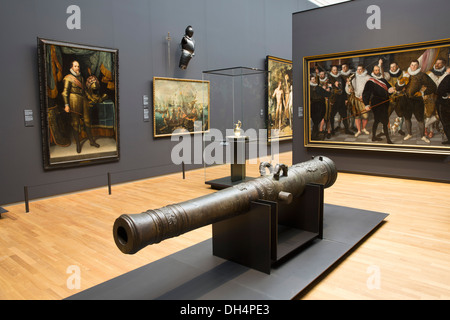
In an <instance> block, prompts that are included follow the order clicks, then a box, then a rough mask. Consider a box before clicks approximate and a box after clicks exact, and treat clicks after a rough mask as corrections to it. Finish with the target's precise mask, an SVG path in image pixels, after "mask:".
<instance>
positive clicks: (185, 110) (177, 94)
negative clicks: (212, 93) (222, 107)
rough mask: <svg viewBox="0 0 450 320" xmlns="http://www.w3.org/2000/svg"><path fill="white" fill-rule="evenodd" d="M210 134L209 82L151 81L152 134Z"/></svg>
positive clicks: (157, 78) (158, 78) (160, 79)
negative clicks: (208, 132)
mask: <svg viewBox="0 0 450 320" xmlns="http://www.w3.org/2000/svg"><path fill="white" fill-rule="evenodd" d="M206 131H209V81H201V80H188V79H173V78H161V77H154V78H153V134H154V136H155V137H164V136H171V135H177V134H193V133H201V132H206Z"/></svg>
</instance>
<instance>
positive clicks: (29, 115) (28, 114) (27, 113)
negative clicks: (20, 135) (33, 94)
mask: <svg viewBox="0 0 450 320" xmlns="http://www.w3.org/2000/svg"><path fill="white" fill-rule="evenodd" d="M23 117H24V121H25V127H33V126H34V116H33V110H23Z"/></svg>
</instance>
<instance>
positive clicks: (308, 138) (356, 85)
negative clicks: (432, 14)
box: [303, 39, 450, 154]
mask: <svg viewBox="0 0 450 320" xmlns="http://www.w3.org/2000/svg"><path fill="white" fill-rule="evenodd" d="M449 57H450V39H444V40H436V41H429V42H422V43H415V44H407V45H398V46H392V47H385V48H377V49H365V50H358V51H352V52H343V53H334V54H324V55H317V56H307V57H304V58H303V98H304V109H305V110H304V115H305V116H304V145H305V147H308V148H309V147H311V148H313V147H317V148H338V149H357V150H374V151H393V152H411V153H433V154H450V144H449V138H450V136H449V135H450V103H449V101H450V99H446V97H447V93H449V89H447V88H445V87H446V86H447V85H446V83H447V82H448V83H450V81H449V79H448V78H447V80H446V81H443V79H445V78H446V77H447V75H448V73H450V69H448V68H449ZM448 77H449V78H450V76H448Z"/></svg>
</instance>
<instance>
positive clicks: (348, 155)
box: [292, 0, 450, 192]
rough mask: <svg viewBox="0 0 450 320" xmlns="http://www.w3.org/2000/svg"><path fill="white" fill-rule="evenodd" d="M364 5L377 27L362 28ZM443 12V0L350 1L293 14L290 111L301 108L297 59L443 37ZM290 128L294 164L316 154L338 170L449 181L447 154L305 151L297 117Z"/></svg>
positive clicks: (365, 16)
mask: <svg viewBox="0 0 450 320" xmlns="http://www.w3.org/2000/svg"><path fill="white" fill-rule="evenodd" d="M370 5H377V6H379V8H380V10H381V16H380V17H381V20H380V21H381V25H380V27H381V29H369V28H368V27H367V25H366V22H367V20H368V18H369V17H370V16H371V14H368V13H367V8H368V7H369V6H370ZM449 10H450V2H449V1H447V0H427V1H423V0H395V1H392V0H354V1H351V2H347V3H343V4H339V5H335V6H329V7H325V8H319V9H313V10H308V11H304V12H299V13H295V14H294V15H293V53H292V55H293V63H294V110H297V109H298V107H303V79H302V74H303V66H302V59H303V57H305V56H315V55H323V54H329V53H339V52H348V51H354V50H360V49H372V48H381V47H388V46H395V45H402V44H409V43H418V42H424V41H431V40H439V39H447V38H449V37H450V33H449V31H450V28H449V23H448V17H447V12H448V11H449ZM294 127H295V130H294V139H293V161H294V162H299V161H304V160H306V159H309V158H310V157H311V156H313V155H318V154H322V155H325V156H329V157H331V158H332V159H333V160H334V161H335V162H336V164H337V167H338V169H339V170H341V171H353V172H359V173H368V174H377V175H378V174H379V175H389V176H397V177H407V178H417V179H431V180H439V181H446V182H448V181H450V158H449V157H447V156H442V155H433V154H411V153H395V152H378V151H361V150H339V149H318V148H305V147H303V141H304V140H303V138H304V135H303V119H301V118H299V117H298V116H297V117H295V120H294ZM362 183H363V182H362ZM363 192H370V190H364V191H363ZM424 192H426V190H424Z"/></svg>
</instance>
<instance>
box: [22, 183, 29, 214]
mask: <svg viewBox="0 0 450 320" xmlns="http://www.w3.org/2000/svg"><path fill="white" fill-rule="evenodd" d="M23 193H24V196H25V212H30V205H29V203H28V187H27V186H25V187H23Z"/></svg>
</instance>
